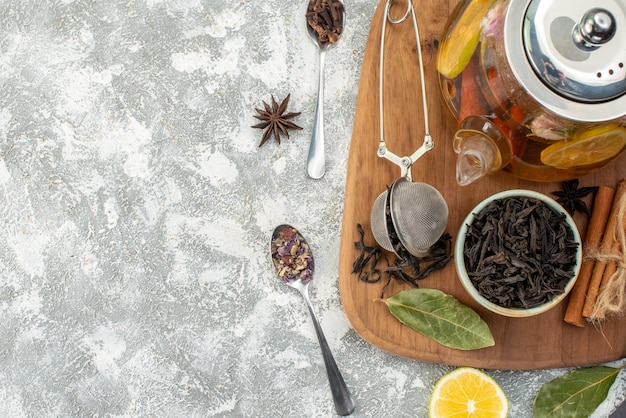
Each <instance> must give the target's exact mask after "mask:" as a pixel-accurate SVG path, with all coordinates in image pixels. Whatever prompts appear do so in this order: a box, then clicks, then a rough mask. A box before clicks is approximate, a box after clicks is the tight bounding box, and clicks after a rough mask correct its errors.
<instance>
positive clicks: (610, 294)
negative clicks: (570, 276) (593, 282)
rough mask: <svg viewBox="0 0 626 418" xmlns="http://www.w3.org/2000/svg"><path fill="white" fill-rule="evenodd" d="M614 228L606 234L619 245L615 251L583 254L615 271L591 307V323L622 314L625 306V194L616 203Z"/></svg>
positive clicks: (612, 249)
mask: <svg viewBox="0 0 626 418" xmlns="http://www.w3.org/2000/svg"><path fill="white" fill-rule="evenodd" d="M617 204H618V206H617V211H616V212H617V213H616V215H617V219H616V228H615V230H614V231H612V232H610V231H607V232H608V233H613V234H615V239H616V243H618V244H619V247H617V250H616V251H615V247H614V248H601V249H595V250H590V251H587V252H586V253H585V257H588V258H591V259H593V260H595V261H596V262H603V263H606V264H607V265H608V264H611V263H614V264H615V267H616V268H615V271H614V272H613V274H611V276H610V277H608V278H607V279H606V281H605V282H604V283H603V285H602V288H601V289H600V293H599V295H598V298H597V300H596V302H595V304H594V306H593V310H592V312H591V315H589V317H588V320H590V321H592V322H599V321H602V320H603V319H604V318H606V317H609V316H617V315H621V314H623V313H624V310H625V307H626V306H625V305H626V229H625V227H626V225H625V223H624V217H625V216H626V193H624V194H622V196H621V197H620V200H619V202H618V203H617Z"/></svg>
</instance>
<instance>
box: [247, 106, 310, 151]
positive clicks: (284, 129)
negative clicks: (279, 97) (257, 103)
mask: <svg viewBox="0 0 626 418" xmlns="http://www.w3.org/2000/svg"><path fill="white" fill-rule="evenodd" d="M290 97H291V94H288V95H287V97H285V98H284V99H283V101H282V102H281V103H280V105H279V104H278V103H277V102H276V100H274V95H272V106H271V107H270V105H268V104H267V103H265V102H263V106H264V107H265V110H262V109H254V110H256V111H257V113H258V115H254V117H255V118H257V119H259V120H260V121H262V122H261V123H258V124H256V125H253V126H252V127H253V128H259V129H265V132H263V138H262V139H261V143H260V144H259V147H262V146H263V144H265V142H266V141H267V140H268V139H269V138H270V136H272V134H274V138H276V140H277V141H278V143H279V144H280V134H281V133H283V134H284V135H287V138H289V132H288V129H302V128H301V127H299V126H298V125H296V124H295V123H293V122H291V121H290V120H289V119H292V118H294V117H296V116H298V115H299V114H300V112H292V113H285V110H287V105H288V104H289V98H290Z"/></svg>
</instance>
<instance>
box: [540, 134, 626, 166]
mask: <svg viewBox="0 0 626 418" xmlns="http://www.w3.org/2000/svg"><path fill="white" fill-rule="evenodd" d="M624 146H626V128H622V127H620V128H615V127H612V126H611V127H600V128H594V129H590V130H588V131H585V132H582V133H580V134H575V135H574V136H573V138H572V139H571V140H568V141H560V142H557V143H555V144H552V145H550V146H549V147H547V148H545V149H544V150H543V151H541V162H542V163H543V164H545V165H550V166H552V167H556V168H571V167H577V166H584V165H590V164H596V163H599V162H602V161H604V160H607V159H609V158H612V157H614V156H616V155H617V154H619V153H620V151H622V149H623V148H624Z"/></svg>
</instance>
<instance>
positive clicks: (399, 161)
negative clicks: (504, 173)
mask: <svg viewBox="0 0 626 418" xmlns="http://www.w3.org/2000/svg"><path fill="white" fill-rule="evenodd" d="M393 2H394V0H387V4H386V5H385V11H384V16H383V24H382V34H381V36H380V60H379V77H378V78H379V81H378V95H379V98H378V99H379V117H380V142H379V144H378V153H377V154H378V156H379V157H380V158H385V159H387V160H389V161H391V162H392V163H394V164H396V165H397V166H398V167H400V175H401V177H407V178H408V179H409V180H411V166H412V165H413V163H414V162H415V161H417V160H418V159H419V158H421V157H422V156H423V155H424V154H425V153H426V152H427V151H430V150H431V149H433V148H434V146H435V143H434V142H433V140H432V137H431V136H430V132H429V128H428V107H427V102H426V82H425V80H424V60H423V59H422V48H421V46H420V35H419V29H418V26H417V18H416V17H415V9H414V7H413V3H412V1H411V0H408V1H407V8H406V11H405V12H404V15H402V17H400V18H399V19H394V18H392V17H391V15H390V14H389V9H390V8H391V5H392V3H393ZM409 15H410V16H411V19H412V21H413V30H414V32H415V45H416V50H417V59H418V62H419V71H420V82H421V91H422V110H423V113H424V141H423V143H422V145H421V146H420V147H419V148H418V149H417V150H415V152H413V154H411V155H410V156H404V157H400V156H398V155H396V154H394V153H393V152H391V151H389V149H388V148H387V143H386V142H385V123H384V112H383V110H384V104H383V78H384V77H383V70H384V51H385V29H386V27H387V21H389V23H391V24H394V25H397V24H400V23H402V22H404V21H405V20H406V19H408V17H409Z"/></svg>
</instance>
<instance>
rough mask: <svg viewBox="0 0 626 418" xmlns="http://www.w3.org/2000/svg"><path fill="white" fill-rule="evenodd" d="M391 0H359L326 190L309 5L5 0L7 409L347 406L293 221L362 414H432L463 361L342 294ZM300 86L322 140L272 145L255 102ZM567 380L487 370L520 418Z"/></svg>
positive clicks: (337, 72)
mask: <svg viewBox="0 0 626 418" xmlns="http://www.w3.org/2000/svg"><path fill="white" fill-rule="evenodd" d="M376 6H377V2H376V1H372V0H346V8H347V10H348V19H349V21H348V22H349V24H348V26H347V28H346V31H345V35H344V37H343V38H342V40H341V42H340V43H339V44H338V45H337V46H336V47H335V48H334V49H333V50H332V51H331V52H329V54H328V56H327V71H328V74H332V76H327V83H326V93H327V101H326V109H327V111H328V113H329V114H332V115H333V116H332V117H328V118H327V121H326V135H327V139H328V142H327V152H328V169H327V173H326V176H325V177H324V179H322V180H321V181H313V180H310V179H308V178H307V177H306V174H305V170H304V161H305V159H306V154H307V150H308V142H309V136H310V134H311V130H312V125H313V115H314V110H315V100H316V89H317V51H316V49H315V45H314V44H313V43H312V42H310V40H309V39H308V38H307V34H306V30H305V26H304V17H303V12H304V8H305V3H303V2H292V1H279V0H266V1H258V0H233V1H216V0H107V1H102V0H20V1H15V0H1V1H0V28H1V29H0V201H1V204H0V221H1V222H0V246H1V248H2V251H0V416H2V417H70V416H72V417H95V416H98V417H122V416H124V417H126V416H132V417H134V416H138V417H148V416H150V417H206V416H218V417H219V416H223V417H231V416H236V417H239V416H241V417H270V416H272V417H274V416H307V417H308V416H311V417H325V416H333V414H334V409H333V406H332V401H331V397H330V391H329V389H328V384H327V379H326V374H325V370H324V365H323V361H322V358H321V356H320V352H319V348H318V344H317V340H316V337H315V332H314V329H313V326H312V324H311V321H310V318H309V316H308V312H307V311H306V307H305V304H304V302H303V300H302V299H301V297H300V296H299V295H298V294H297V292H295V291H294V290H293V289H289V288H288V287H286V286H284V285H282V284H281V283H280V281H279V280H278V279H276V278H275V276H274V273H273V271H272V268H271V265H270V258H269V253H268V252H269V238H270V234H271V231H272V229H273V228H274V227H275V226H276V225H278V224H280V223H285V222H287V223H291V224H293V225H295V226H296V227H298V228H299V229H300V230H301V231H302V232H303V233H304V234H305V235H306V237H307V238H308V240H309V241H310V243H311V245H312V247H313V250H314V252H315V256H316V266H317V271H316V278H315V280H314V283H313V285H312V288H311V291H312V292H311V297H312V299H313V302H314V304H315V306H316V308H317V311H318V314H319V317H320V319H321V322H322V326H323V328H324V330H325V332H326V337H327V339H328V342H329V344H330V346H331V348H332V349H333V351H334V354H335V358H336V360H337V362H338V363H339V365H340V367H341V369H342V371H343V374H344V377H345V379H346V381H347V383H348V385H349V387H350V388H351V390H352V392H353V394H354V396H355V399H356V403H357V409H356V412H355V413H354V416H356V417H424V416H426V415H427V410H426V406H427V401H428V398H429V396H430V393H431V390H432V387H433V385H434V383H435V382H436V381H437V379H438V378H439V377H441V376H442V375H443V374H444V373H446V372H447V371H450V370H451V367H449V366H445V365H438V364H428V363H422V362H417V361H414V360H409V359H404V358H399V357H396V356H394V355H390V354H388V353H385V352H383V351H381V350H379V349H377V348H375V347H372V346H371V345H369V344H368V343H366V342H365V341H363V340H362V339H361V337H360V336H359V335H358V334H356V333H355V332H354V330H353V329H352V328H351V326H350V324H349V323H348V321H347V319H346V316H345V313H344V311H343V308H342V305H341V300H340V298H339V294H338V288H337V272H338V264H339V260H338V257H339V256H338V253H339V235H340V228H341V214H342V206H343V192H344V184H345V174H346V160H347V156H348V147H349V142H350V136H351V130H352V121H353V117H354V110H355V103H356V96H357V89H358V82H359V73H360V66H361V63H362V59H363V51H364V47H365V42H366V39H367V35H368V31H369V25H370V21H371V18H372V16H373V13H374V10H375V8H376ZM288 93H291V95H292V96H291V102H290V110H292V111H301V112H302V115H300V116H299V117H298V118H296V119H295V121H296V123H298V124H300V125H301V126H302V127H303V128H304V130H303V131H294V132H293V133H292V134H291V138H290V139H288V140H284V141H283V142H282V144H281V145H278V144H277V143H276V142H275V141H273V140H271V141H269V142H268V143H267V144H266V145H265V146H263V147H262V148H258V144H259V142H260V133H261V132H260V131H258V130H256V129H252V128H251V127H250V125H252V124H254V123H255V120H254V119H253V114H254V108H255V107H258V106H260V105H261V100H265V101H269V100H270V95H272V94H273V95H274V96H275V97H276V99H277V100H279V99H282V98H283V97H284V96H286V95H287V94H288ZM616 364H618V365H621V364H622V362H621V361H620V362H616ZM566 372H567V370H544V371H523V372H520V371H489V374H490V375H492V376H493V377H494V378H495V379H496V380H497V381H498V382H499V383H500V384H501V385H502V387H503V388H504V390H505V391H506V392H507V394H508V396H509V399H510V401H511V410H510V412H511V414H510V415H511V416H512V417H529V416H531V408H532V401H533V398H534V396H535V394H536V392H537V390H538V389H539V387H540V386H541V385H542V384H544V383H545V382H547V381H549V380H550V379H552V378H554V377H557V376H560V375H563V374H564V373H566ZM624 386H625V381H624V378H623V377H621V376H620V377H619V378H618V381H617V382H616V384H615V385H614V387H613V388H612V391H611V393H610V395H609V398H608V399H607V400H606V401H605V402H604V403H603V404H602V405H601V407H600V409H599V410H598V411H597V412H596V416H597V417H602V416H607V415H608V414H609V413H610V412H611V411H612V410H613V409H614V408H615V406H616V405H617V404H618V403H620V402H621V401H622V400H623V399H624V397H625V391H626V389H625V387H624Z"/></svg>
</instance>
